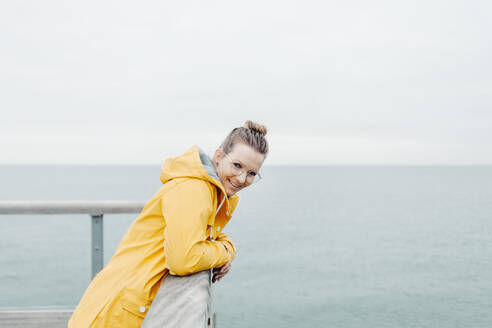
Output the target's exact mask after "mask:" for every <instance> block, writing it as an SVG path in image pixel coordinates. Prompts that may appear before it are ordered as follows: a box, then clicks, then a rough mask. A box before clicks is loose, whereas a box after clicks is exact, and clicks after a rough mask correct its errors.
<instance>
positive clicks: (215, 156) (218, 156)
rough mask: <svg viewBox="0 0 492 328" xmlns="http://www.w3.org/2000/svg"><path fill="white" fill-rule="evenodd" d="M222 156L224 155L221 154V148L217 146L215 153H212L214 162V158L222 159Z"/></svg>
mask: <svg viewBox="0 0 492 328" xmlns="http://www.w3.org/2000/svg"><path fill="white" fill-rule="evenodd" d="M223 156H224V155H223V152H222V150H221V149H220V148H217V149H216V150H215V154H214V162H215V161H216V160H219V159H222V157H223Z"/></svg>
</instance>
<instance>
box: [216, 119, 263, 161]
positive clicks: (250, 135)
mask: <svg viewBox="0 0 492 328" xmlns="http://www.w3.org/2000/svg"><path fill="white" fill-rule="evenodd" d="M266 134H267V128H266V126H264V125H261V124H258V123H255V122H252V121H246V122H245V123H244V125H243V126H241V127H239V128H235V129H233V130H232V131H231V132H230V133H229V135H228V136H227V137H226V138H225V140H224V141H223V142H222V145H221V146H220V148H222V150H223V151H224V152H225V153H226V154H228V153H230V152H231V151H232V148H233V147H234V145H235V144H236V143H244V144H245V145H248V146H250V147H251V148H253V149H254V150H256V151H257V152H259V153H260V154H262V155H265V157H266V155H267V154H268V142H267V140H266V139H265V136H266Z"/></svg>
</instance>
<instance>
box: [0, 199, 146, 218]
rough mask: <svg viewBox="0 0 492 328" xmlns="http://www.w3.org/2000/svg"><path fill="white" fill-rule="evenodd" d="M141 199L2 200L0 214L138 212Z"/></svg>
mask: <svg viewBox="0 0 492 328" xmlns="http://www.w3.org/2000/svg"><path fill="white" fill-rule="evenodd" d="M144 205H145V202H143V201H127V200H96V201H93V200H90V201H80V200H76V201H74V200H69V201H66V200H63V201H39V200H2V201H0V214H91V215H92V214H94V215H97V214H108V213H140V211H142V208H143V207H144Z"/></svg>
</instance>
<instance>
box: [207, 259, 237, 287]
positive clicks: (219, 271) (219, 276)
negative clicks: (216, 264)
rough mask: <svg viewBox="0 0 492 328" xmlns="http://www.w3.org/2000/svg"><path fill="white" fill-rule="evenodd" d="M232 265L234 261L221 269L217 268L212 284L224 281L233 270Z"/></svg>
mask: <svg viewBox="0 0 492 328" xmlns="http://www.w3.org/2000/svg"><path fill="white" fill-rule="evenodd" d="M231 263H232V261H229V262H227V263H226V264H224V266H222V267H221V268H216V269H214V276H213V278H212V282H217V281H219V280H220V279H222V278H223V277H224V276H225V275H226V274H227V273H228V272H229V270H230V269H231Z"/></svg>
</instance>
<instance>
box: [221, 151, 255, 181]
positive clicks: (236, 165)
mask: <svg viewBox="0 0 492 328" xmlns="http://www.w3.org/2000/svg"><path fill="white" fill-rule="evenodd" d="M222 152H223V153H224V155H225V156H226V157H227V159H228V160H229V162H230V163H231V171H232V174H234V175H242V174H243V173H244V172H246V171H245V169H244V168H243V164H241V163H240V162H235V161H233V160H232V159H231V158H230V157H229V155H227V153H226V152H225V151H222ZM260 180H261V175H260V173H259V172H255V171H248V173H247V174H246V181H247V182H248V183H249V184H254V183H257V182H258V181H260Z"/></svg>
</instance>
